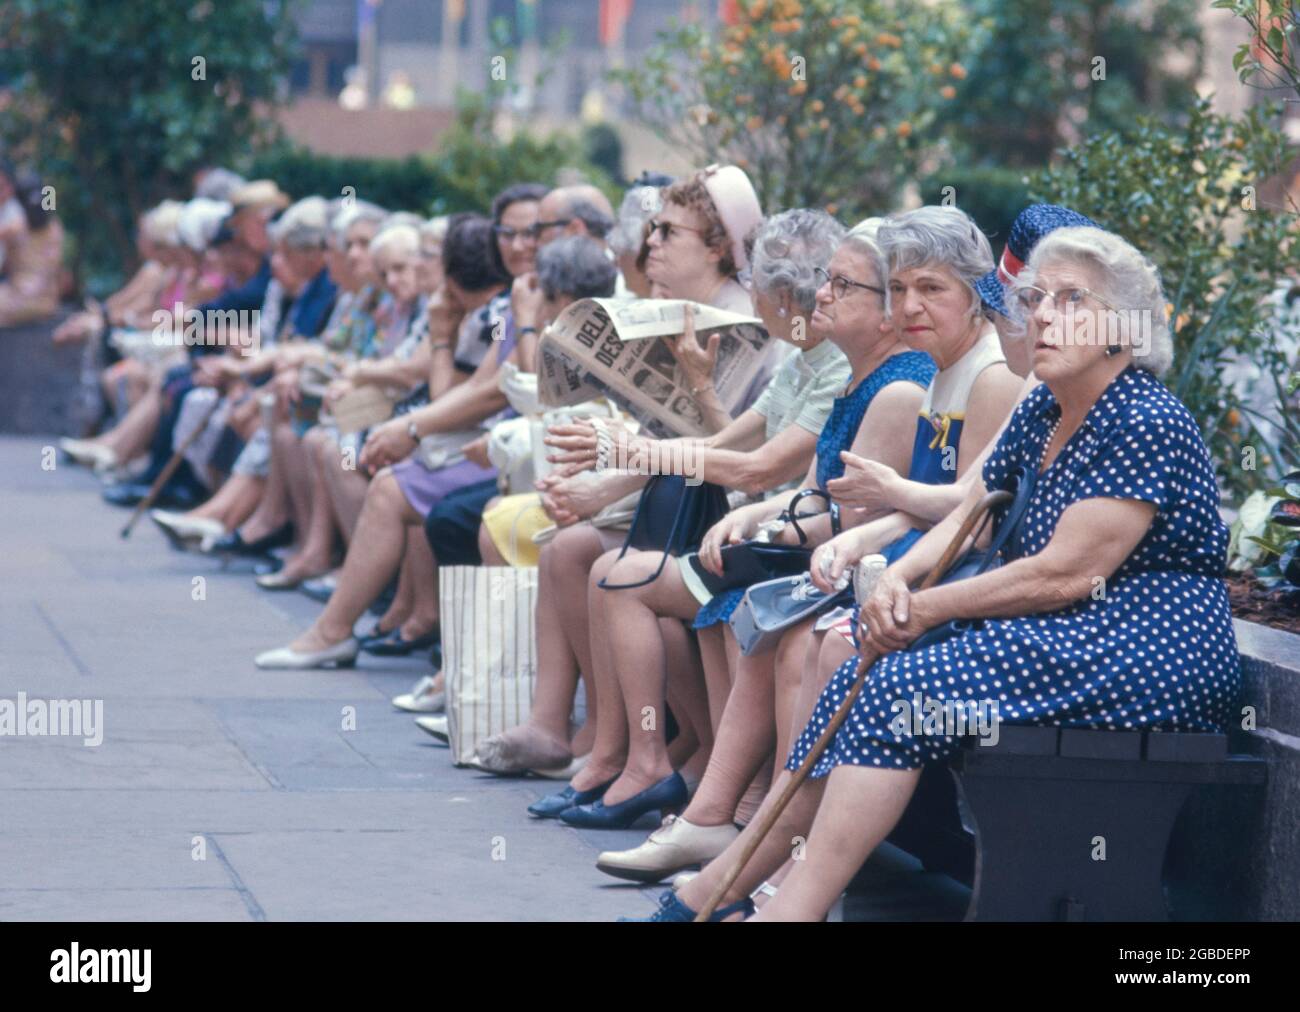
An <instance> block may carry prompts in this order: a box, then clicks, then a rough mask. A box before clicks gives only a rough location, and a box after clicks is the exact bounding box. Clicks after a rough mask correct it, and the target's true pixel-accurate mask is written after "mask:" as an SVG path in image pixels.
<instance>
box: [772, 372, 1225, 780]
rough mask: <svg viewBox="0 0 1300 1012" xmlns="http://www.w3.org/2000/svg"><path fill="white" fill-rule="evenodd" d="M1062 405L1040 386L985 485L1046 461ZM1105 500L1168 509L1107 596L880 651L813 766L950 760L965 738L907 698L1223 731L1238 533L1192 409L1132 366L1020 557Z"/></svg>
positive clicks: (1049, 483) (1104, 722) (1022, 534)
mask: <svg viewBox="0 0 1300 1012" xmlns="http://www.w3.org/2000/svg"><path fill="white" fill-rule="evenodd" d="M1059 416H1060V407H1059V406H1058V404H1057V402H1056V398H1055V397H1053V396H1052V393H1051V391H1050V390H1048V388H1047V387H1046V386H1039V387H1038V388H1036V389H1035V390H1034V391H1033V392H1032V393H1030V395H1029V396H1028V397H1027V398H1025V400H1024V402H1023V403H1022V404H1021V405H1020V406H1019V407H1018V408H1017V409H1016V411H1015V412H1014V413H1013V414H1012V416H1011V420H1010V422H1009V423H1008V425H1007V429H1006V431H1005V432H1004V433H1003V436H1002V438H1001V439H1000V440H999V441H998V445H997V446H996V447H995V449H994V451H993V453H992V454H991V456H990V457H989V460H988V462H987V463H986V464H985V465H984V473H983V477H984V482H985V484H986V485H987V486H988V487H989V488H994V487H997V486H999V485H1001V484H1002V483H1003V482H1004V481H1005V479H1006V477H1007V475H1008V474H1009V473H1010V472H1011V471H1012V470H1013V469H1014V468H1015V467H1017V466H1020V465H1023V466H1027V467H1033V468H1035V469H1037V468H1038V467H1039V462H1040V461H1041V460H1042V454H1043V448H1044V446H1045V445H1046V442H1047V439H1048V436H1049V431H1050V428H1051V425H1052V423H1053V422H1054V421H1055V420H1056V419H1057V418H1058V417H1059ZM1095 498H1106V499H1135V500H1140V501H1142V502H1149V503H1154V504H1155V506H1156V514H1155V517H1154V519H1153V520H1152V523H1151V527H1150V529H1149V530H1148V531H1147V533H1146V535H1145V536H1144V537H1143V539H1142V540H1141V542H1139V544H1138V545H1137V547H1136V548H1135V549H1134V550H1133V552H1132V553H1131V554H1130V555H1129V557H1128V558H1127V559H1126V560H1125V561H1124V562H1123V564H1122V565H1121V566H1120V567H1119V569H1118V570H1116V571H1115V573H1113V574H1112V575H1111V577H1110V578H1109V579H1108V580H1106V581H1105V584H1104V586H1101V587H1100V591H1101V592H1100V593H1097V592H1094V593H1093V594H1090V595H1089V596H1088V597H1087V598H1085V599H1084V600H1082V601H1078V602H1076V603H1074V604H1072V605H1070V606H1069V607H1067V608H1063V609H1061V610H1059V611H1052V612H1043V613H1039V614H1035V615H1026V616H1022V617H1019V618H1010V619H986V620H984V621H983V622H980V623H978V624H977V625H976V627H975V628H974V629H972V630H971V631H969V632H967V633H964V634H963V635H960V636H956V637H953V638H952V639H949V640H947V641H945V642H943V643H937V644H935V645H934V646H931V647H927V648H926V649H924V650H918V651H916V652H914V653H909V652H896V653H891V654H888V655H887V656H885V657H883V658H881V659H880V660H879V661H877V662H876V663H875V665H874V666H873V667H872V669H871V671H870V672H869V674H868V678H867V682H866V685H865V686H864V687H863V690H862V694H861V695H860V696H859V697H858V700H857V702H856V703H855V704H854V707H853V710H852V712H851V713H850V714H849V717H848V719H847V720H846V721H845V722H844V724H843V725H842V726H841V728H840V730H839V733H838V734H837V735H836V736H835V738H834V740H833V741H832V742H831V744H830V746H829V747H828V748H827V750H826V752H825V753H823V755H822V756H821V758H820V759H819V760H818V762H817V765H816V767H815V768H814V770H813V772H812V776H814V777H820V776H825V775H826V774H827V773H829V772H830V771H831V770H832V769H833V768H834V767H836V766H839V765H842V764H852V765H855V766H867V765H870V766H884V767H890V768H906V769H912V768H916V767H918V766H921V765H924V764H925V763H927V762H933V761H937V760H941V759H943V758H945V757H946V756H948V755H949V754H950V753H951V752H952V751H953V749H955V748H956V747H957V745H958V741H959V739H958V738H957V737H955V736H952V735H944V734H943V733H942V731H939V732H936V733H924V731H923V733H920V734H917V733H915V732H916V730H917V728H916V725H915V724H914V723H913V722H912V721H910V720H899V719H898V716H899V714H900V713H902V712H903V711H902V709H901V708H900V707H898V705H897V701H899V700H907V701H912V700H915V699H916V698H917V694H919V695H920V697H921V698H923V699H926V700H929V699H933V700H938V701H940V702H944V701H947V702H950V703H952V704H955V705H957V704H960V705H969V704H971V703H978V702H982V701H987V702H988V703H989V704H992V703H996V714H997V718H998V719H999V720H1002V721H1005V722H1007V723H1011V724H1045V725H1051V726H1057V727H1079V728H1105V729H1111V730H1138V729H1157V730H1171V731H1175V730H1176V731H1220V730H1222V728H1223V726H1224V723H1225V721H1226V720H1227V718H1228V715H1229V709H1230V707H1231V706H1232V705H1233V702H1234V700H1235V697H1236V695H1237V692H1238V688H1239V684H1240V678H1241V670H1240V669H1241V662H1240V657H1239V655H1238V653H1237V643H1236V637H1235V636H1234V634H1233V629H1232V616H1231V613H1230V611H1229V608H1228V596H1227V591H1226V589H1225V587H1224V584H1223V581H1222V579H1221V575H1222V573H1223V568H1224V562H1225V559H1226V554H1227V546H1228V531H1227V528H1226V527H1225V526H1224V524H1223V521H1222V520H1221V519H1220V517H1219V513H1218V501H1219V495H1218V490H1217V487H1216V485H1215V481H1214V472H1213V469H1212V467H1211V464H1210V457H1209V453H1208V451H1207V450H1206V447H1205V443H1204V442H1203V441H1202V439H1201V435H1200V430H1199V428H1198V426H1197V425H1196V422H1195V420H1194V419H1193V418H1192V416H1191V415H1190V414H1189V413H1188V411H1187V409H1186V408H1185V407H1184V406H1183V405H1182V403H1181V402H1180V401H1178V399H1177V398H1175V397H1174V396H1173V394H1171V393H1170V392H1169V391H1168V390H1167V389H1166V388H1165V387H1164V385H1163V384H1161V382H1160V381H1159V380H1158V379H1156V378H1155V377H1154V376H1152V375H1151V374H1150V373H1149V372H1145V371H1142V370H1139V369H1136V368H1134V367H1132V366H1130V367H1129V368H1128V369H1126V370H1125V371H1124V372H1123V373H1121V374H1120V375H1119V376H1117V377H1116V378H1115V380H1114V381H1112V382H1111V384H1110V386H1109V387H1107V388H1106V390H1105V392H1104V393H1103V394H1102V396H1101V397H1100V398H1099V399H1098V400H1097V403H1096V404H1094V405H1093V406H1092V409H1091V410H1090V411H1089V413H1088V415H1087V417H1086V419H1085V420H1084V423H1083V425H1082V426H1081V427H1080V428H1079V430H1078V431H1076V432H1075V433H1074V435H1073V436H1072V437H1071V438H1070V440H1069V441H1068V442H1067V443H1066V445H1065V447H1064V448H1063V449H1062V450H1061V452H1060V453H1059V454H1058V456H1057V458H1056V460H1054V461H1053V462H1052V466H1051V467H1049V468H1048V469H1047V470H1046V471H1044V472H1042V473H1041V474H1040V475H1039V477H1038V481H1037V483H1036V487H1035V489H1034V494H1033V497H1032V499H1031V501H1030V506H1029V509H1028V512H1027V513H1026V516H1025V520H1024V522H1023V523H1022V524H1021V526H1020V529H1019V531H1018V532H1017V536H1016V537H1015V538H1014V539H1013V541H1012V544H1011V546H1010V549H1009V552H1008V556H1009V558H1011V559H1015V558H1020V557H1023V556H1028V555H1033V554H1035V553H1037V552H1040V551H1042V550H1043V548H1044V547H1045V546H1046V545H1047V543H1048V541H1050V540H1051V537H1052V533H1053V531H1055V529H1056V524H1057V522H1058V520H1059V519H1060V517H1061V514H1062V513H1063V512H1064V511H1065V510H1066V508H1067V507H1069V506H1071V505H1073V504H1074V503H1077V502H1082V501H1083V500H1085V499H1095ZM856 667H857V658H853V659H851V660H849V661H847V662H845V664H844V665H843V666H841V667H840V668H839V670H837V671H836V672H835V674H834V676H833V677H832V679H831V681H830V683H829V684H828V685H827V687H826V689H825V690H824V691H823V692H822V695H821V698H820V699H819V700H818V702H817V706H816V709H815V710H814V712H813V716H812V718H811V720H810V721H809V722H808V725H807V727H806V728H805V729H804V731H803V733H802V734H801V735H800V737H799V739H798V740H797V741H796V742H795V744H794V745H793V747H792V748H791V751H790V758H789V762H788V763H787V768H788V769H797V768H798V766H799V764H800V763H801V762H802V761H803V759H804V757H805V756H806V755H807V754H808V751H809V749H810V748H811V747H812V745H813V743H814V742H815V741H816V740H817V738H818V737H819V736H820V734H821V732H822V730H823V729H824V728H825V726H826V724H827V722H828V721H829V720H830V718H831V715H832V714H833V713H834V712H835V710H836V709H837V707H838V706H839V704H840V703H841V701H842V700H843V699H844V697H845V696H846V694H847V693H848V690H849V688H850V687H851V686H852V684H853V681H854V674H855V671H856ZM891 725H892V726H891ZM896 732H897V733H896Z"/></svg>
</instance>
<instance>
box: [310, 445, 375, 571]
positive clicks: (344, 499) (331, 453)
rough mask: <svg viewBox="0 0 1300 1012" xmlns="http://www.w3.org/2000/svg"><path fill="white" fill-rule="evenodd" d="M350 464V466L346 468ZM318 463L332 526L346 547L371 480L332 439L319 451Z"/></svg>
mask: <svg viewBox="0 0 1300 1012" xmlns="http://www.w3.org/2000/svg"><path fill="white" fill-rule="evenodd" d="M349 463H352V464H353V466H352V467H348V466H345V465H347V464H349ZM320 464H321V473H322V474H323V475H324V476H325V486H326V488H328V489H329V502H330V508H331V510H332V511H333V513H334V523H335V525H336V526H337V527H338V531H339V534H341V535H342V537H343V543H344V544H345V545H349V544H351V543H352V532H353V531H355V530H356V527H357V522H358V521H359V520H360V518H361V509H362V506H363V504H364V503H365V501H366V490H367V489H368V488H369V487H370V479H369V478H368V477H367V476H366V475H365V473H364V472H363V471H359V470H357V468H356V466H355V463H354V462H353V460H352V458H350V457H346V456H345V455H344V453H343V451H342V450H341V449H340V448H339V445H338V443H336V442H334V441H333V440H331V441H329V442H328V443H327V444H326V445H325V446H323V447H322V448H321V457H320Z"/></svg>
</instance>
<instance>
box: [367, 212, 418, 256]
mask: <svg viewBox="0 0 1300 1012" xmlns="http://www.w3.org/2000/svg"><path fill="white" fill-rule="evenodd" d="M396 217H397V215H395V214H390V215H389V216H388V218H387V220H386V221H385V222H384V224H383V227H381V228H380V229H379V231H378V232H376V233H375V237H374V238H373V239H371V240H370V255H371V256H372V257H376V258H377V257H381V256H383V255H384V254H386V253H395V254H397V255H398V256H410V257H413V256H418V255H419V253H420V229H419V226H420V225H423V224H424V221H423V219H421V218H420V217H418V216H417V215H411V217H413V218H415V221H416V224H412V223H411V222H409V221H398V222H396V223H394V222H393V219H394V218H396Z"/></svg>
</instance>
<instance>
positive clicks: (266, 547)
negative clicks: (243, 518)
mask: <svg viewBox="0 0 1300 1012" xmlns="http://www.w3.org/2000/svg"><path fill="white" fill-rule="evenodd" d="M292 543H293V522H292V521H288V520H286V521H285V522H284V523H282V524H281V525H280V526H279V527H277V528H276V529H275V530H273V531H272V532H271V533H270V534H267V535H266V536H265V537H261V538H258V539H257V540H256V541H245V540H244V538H243V536H242V535H241V534H240V533H239V531H238V530H233V531H231V532H230V533H229V534H224V535H222V536H221V537H219V538H217V540H216V541H214V542H213V543H212V551H213V552H220V553H222V554H225V555H267V554H269V553H270V551H271V549H273V548H283V547H284V546H285V545H290V544H292Z"/></svg>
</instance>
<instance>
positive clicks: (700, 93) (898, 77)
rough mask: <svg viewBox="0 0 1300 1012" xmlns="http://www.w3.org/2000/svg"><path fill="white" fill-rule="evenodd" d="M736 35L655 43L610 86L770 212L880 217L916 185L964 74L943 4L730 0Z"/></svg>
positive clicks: (686, 29)
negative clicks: (737, 174) (734, 174)
mask: <svg viewBox="0 0 1300 1012" xmlns="http://www.w3.org/2000/svg"><path fill="white" fill-rule="evenodd" d="M735 7H736V10H737V18H736V23H735V24H734V25H731V26H729V27H727V28H725V29H723V30H722V31H721V32H719V33H716V34H715V33H713V32H711V31H710V29H709V28H708V27H707V26H706V25H703V24H699V23H692V24H682V25H677V26H675V27H674V28H672V29H671V30H669V31H667V32H665V33H663V34H661V36H660V40H659V43H658V45H657V46H655V47H654V48H652V49H651V50H650V51H649V52H648V53H647V54H646V55H645V57H644V59H643V60H642V62H641V63H640V64H639V65H638V66H636V67H634V68H631V69H629V70H626V71H624V72H621V73H618V74H616V75H615V77H616V78H617V79H618V80H619V81H621V82H622V83H623V84H624V86H625V87H626V88H627V90H628V94H629V95H630V97H631V98H632V100H633V101H634V103H635V104H636V107H637V110H638V113H639V115H640V116H641V117H642V118H643V119H644V120H645V121H646V122H647V123H649V124H650V125H651V126H652V127H654V128H655V129H656V130H657V131H658V132H659V133H660V134H661V135H662V136H664V137H665V138H666V139H667V140H668V141H669V142H670V143H672V144H675V145H678V146H680V147H681V148H683V149H684V150H685V151H686V152H687V153H688V154H689V155H690V157H692V158H693V159H694V160H695V161H696V162H697V163H698V164H700V165H706V164H708V163H710V162H715V161H726V162H732V163H734V164H736V165H739V166H740V167H741V168H743V169H745V170H746V171H747V172H748V173H749V175H750V178H751V179H752V180H753V182H754V186H755V188H756V189H757V190H758V192H759V196H760V199H761V200H762V201H763V204H764V207H765V208H766V209H767V210H769V211H770V210H776V209H782V208H791V207H825V208H827V210H829V211H831V212H832V213H839V214H840V215H841V216H843V217H844V218H845V220H849V219H851V218H853V217H861V216H862V215H863V214H867V213H870V214H880V213H882V212H883V211H885V210H887V209H888V208H890V207H891V206H892V205H893V203H894V198H895V197H896V195H897V193H898V190H899V188H900V186H901V185H902V183H903V182H904V181H906V180H908V179H913V178H915V177H916V175H917V168H918V166H919V165H920V163H921V160H922V158H923V157H924V155H925V150H926V144H927V142H928V141H929V140H930V139H931V138H929V137H928V133H929V130H930V127H931V125H932V124H933V123H934V120H935V116H936V110H938V109H939V108H940V107H941V106H943V105H944V104H945V103H947V102H950V101H952V98H953V97H954V96H955V95H956V88H955V85H956V83H957V82H958V81H960V80H961V79H962V78H963V77H964V76H965V74H966V70H965V68H964V67H963V66H962V65H961V64H960V63H959V62H958V58H959V56H960V55H961V52H962V40H963V39H964V38H965V34H966V24H967V19H966V18H965V15H964V14H963V13H962V12H961V10H960V9H959V7H958V6H957V5H956V4H955V3H952V2H950V0H937V2H935V3H927V4H917V3H914V2H911V0H737V3H736V5H735Z"/></svg>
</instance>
